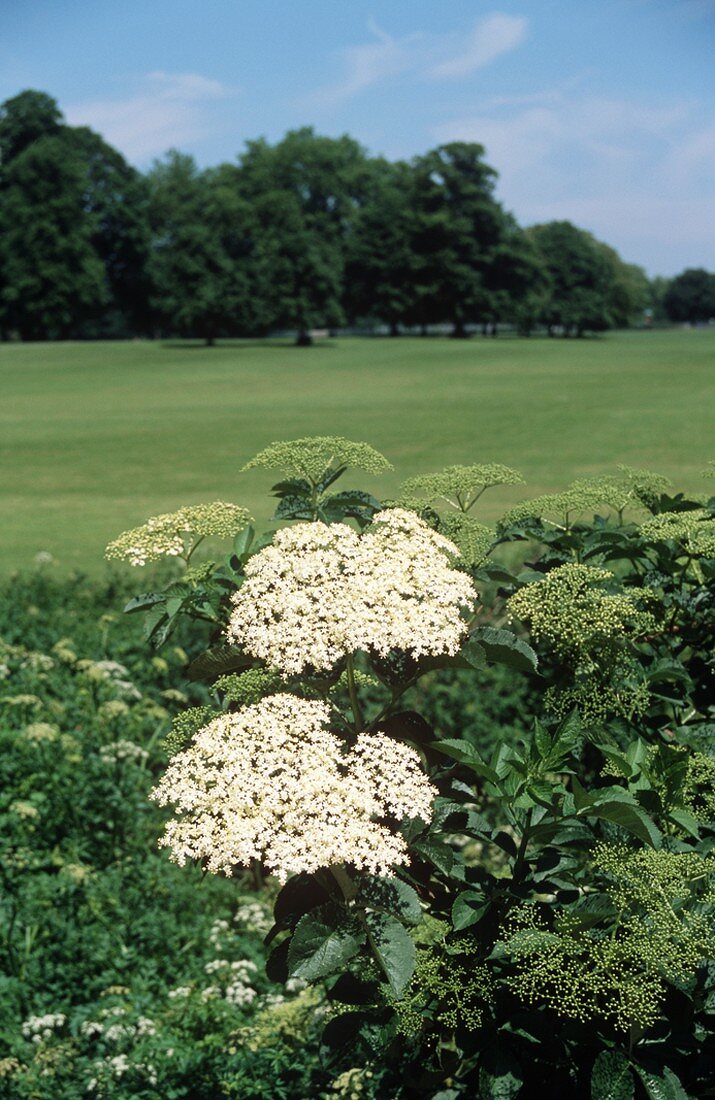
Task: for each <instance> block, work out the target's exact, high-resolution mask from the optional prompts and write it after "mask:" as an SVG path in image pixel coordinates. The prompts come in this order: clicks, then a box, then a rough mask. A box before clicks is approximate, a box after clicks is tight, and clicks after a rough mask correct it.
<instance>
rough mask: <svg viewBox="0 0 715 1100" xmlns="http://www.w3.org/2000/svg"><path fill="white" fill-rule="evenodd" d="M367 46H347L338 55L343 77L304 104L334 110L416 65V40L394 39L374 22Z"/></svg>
mask: <svg viewBox="0 0 715 1100" xmlns="http://www.w3.org/2000/svg"><path fill="white" fill-rule="evenodd" d="M368 31H369V32H370V34H371V35H372V39H371V41H369V42H364V43H361V44H359V45H357V46H348V47H347V48H346V49H344V50H342V51H341V55H340V56H341V61H342V65H343V76H342V77H341V79H340V80H339V81H338V82H337V83H336V84H331V85H326V86H325V87H323V88H318V89H317V90H316V91H315V92H312V93H311V94H310V95H309V96H308V97H307V99H306V103H307V104H315V105H317V106H331V107H332V106H337V105H339V104H340V103H342V102H344V101H345V100H348V99H351V98H352V97H353V96H355V95H357V94H358V93H359V92H363V91H365V90H366V89H367V88H372V87H373V86H374V85H376V84H380V83H381V82H382V81H384V80H387V79H389V78H390V77H392V76H395V75H397V74H398V73H401V72H404V71H405V70H406V69H409V68H410V67H411V66H412V65H413V64H414V61H415V58H414V54H413V51H412V48H411V47H413V46H414V44H415V42H416V41H417V40H418V36H416V35H409V36H407V37H405V38H401V39H400V38H393V36H392V35H390V34H388V33H387V31H384V30H383V29H382V28H381V27H379V26H378V25H377V23H376V22H375V20H374V19H370V20H369V21H368Z"/></svg>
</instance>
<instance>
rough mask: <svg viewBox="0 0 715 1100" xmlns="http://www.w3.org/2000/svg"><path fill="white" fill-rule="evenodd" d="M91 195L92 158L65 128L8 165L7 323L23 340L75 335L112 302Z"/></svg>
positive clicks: (1, 257)
mask: <svg viewBox="0 0 715 1100" xmlns="http://www.w3.org/2000/svg"><path fill="white" fill-rule="evenodd" d="M85 194H86V169H85V164H84V163H83V161H82V159H81V157H79V156H77V155H76V154H73V151H72V149H71V147H68V144H67V142H66V141H65V140H64V139H63V137H62V135H61V133H59V132H58V134H57V135H56V136H55V135H48V136H45V137H40V138H38V139H36V140H35V141H33V142H32V143H30V144H27V145H26V146H24V147H23V149H22V151H21V152H20V153H19V154H18V155H17V156H15V157H14V158H13V159H12V160H11V161H10V162H9V164H7V165H6V166H5V167H4V170H3V176H2V190H1V192H0V271H1V272H2V277H1V278H0V283H2V291H1V293H2V312H3V316H4V326H5V328H6V329H8V330H16V331H18V332H19V333H20V335H21V336H22V338H23V339H24V340H46V339H62V338H65V337H67V336H70V335H72V334H73V333H75V332H76V331H77V329H78V328H79V327H80V326H81V324H82V323H83V322H85V321H87V320H90V319H92V318H93V317H96V316H97V315H98V314H99V312H100V311H101V309H102V308H104V307H105V306H106V304H107V291H106V284H105V274H104V266H103V264H102V262H101V260H100V259H99V258H98V256H97V254H96V252H95V250H94V247H93V243H92V235H93V221H92V218H91V216H90V215H88V213H87V211H86V209H85V205H84V198H85Z"/></svg>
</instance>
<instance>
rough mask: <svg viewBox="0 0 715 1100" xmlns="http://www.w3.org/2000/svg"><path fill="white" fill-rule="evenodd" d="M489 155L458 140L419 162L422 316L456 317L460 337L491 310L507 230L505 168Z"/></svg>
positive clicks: (417, 245)
mask: <svg viewBox="0 0 715 1100" xmlns="http://www.w3.org/2000/svg"><path fill="white" fill-rule="evenodd" d="M483 157H484V148H483V146H481V145H475V144H472V143H468V142H453V143H451V144H449V145H442V146H440V147H439V148H437V149H434V150H432V151H431V152H429V153H426V154H425V155H424V156H422V157H417V158H416V159H415V161H414V162H413V171H414V190H413V195H414V209H415V217H416V228H415V234H414V238H413V249H414V252H415V257H416V266H417V272H416V310H415V313H416V316H415V319H416V320H417V321H418V322H419V323H421V324H429V323H433V322H435V321H447V320H449V321H451V322H452V323H453V325H454V329H453V335H455V336H464V335H466V324H467V323H468V322H470V321H474V320H477V319H480V318H482V317H483V316H485V315H486V314H488V311H489V307H490V289H489V286H488V279H487V272H488V269H489V266H490V263H491V260H492V257H493V253H494V250H495V249H496V247H497V246H498V244H499V243H500V241H501V239H502V237H503V235H504V230H505V215H504V212H503V210H502V208H501V207H500V206H499V204H498V202H497V201H496V199H495V198H494V184H495V181H496V175H497V174H496V172H495V171H494V169H493V168H490V167H489V165H487V164H485V162H484V160H483Z"/></svg>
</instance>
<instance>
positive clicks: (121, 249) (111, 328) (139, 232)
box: [63, 126, 151, 336]
mask: <svg viewBox="0 0 715 1100" xmlns="http://www.w3.org/2000/svg"><path fill="white" fill-rule="evenodd" d="M63 132H64V134H65V138H66V141H67V143H68V145H70V146H71V147H72V149H73V151H74V152H75V153H76V155H77V156H78V157H79V158H80V159H81V160H82V161H83V163H84V165H85V169H86V180H85V194H84V207H85V211H86V214H87V217H88V219H89V220H90V221H91V225H92V245H93V247H94V250H95V252H96V254H97V256H98V257H99V259H100V260H101V261H102V263H103V265H104V271H105V281H106V286H107V293H108V299H109V301H108V307H107V310H106V313H105V317H104V318H103V324H102V327H101V328H100V329H99V334H102V335H104V334H106V333H110V334H112V335H118V336H125V335H130V334H133V333H147V332H148V331H150V329H151V310H150V290H151V284H150V281H149V275H148V267H147V261H148V258H149V243H150V226H149V211H148V206H149V204H148V186H147V182H146V180H145V178H144V177H143V176H142V175H141V174H140V173H139V172H137V170H136V169H135V168H132V167H131V166H130V165H129V164H127V162H126V160H125V159H124V157H123V156H122V155H121V153H119V152H117V150H116V149H113V148H112V146H111V145H108V144H107V143H106V141H104V140H103V139H102V138H101V137H100V136H99V135H98V134H95V133H94V132H93V131H92V130H90V129H88V128H87V127H84V126H82V127H66V128H65V129H64V131H63Z"/></svg>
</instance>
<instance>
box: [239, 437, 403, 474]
mask: <svg viewBox="0 0 715 1100" xmlns="http://www.w3.org/2000/svg"><path fill="white" fill-rule="evenodd" d="M257 466H262V467H267V468H268V469H278V470H283V471H284V472H285V473H287V474H292V475H294V476H297V477H306V478H310V480H312V481H319V480H320V479H321V478H322V477H323V475H324V474H325V473H327V472H328V470H331V469H335V468H337V467H341V466H351V467H352V468H353V469H356V470H364V471H365V472H366V473H368V474H381V473H384V472H385V470H391V469H392V463H390V462H388V461H387V459H386V458H385V456H384V455H381V454H380V452H379V451H376V450H375V448H374V447H371V446H370V445H369V443H355V442H353V440H351V439H344V438H343V436H339V435H316V436H309V437H307V438H305V439H289V440H280V441H278V442H277V443H271V444H270V445H269V446H268V447H266V448H264V450H262V451H260V452H259V453H258V454H257V455H256V456H255V457H254V458H252V459H251V461H250V462H247V463H246V465H245V466H244V467H243V469H244V470H252V469H254V468H255V467H257Z"/></svg>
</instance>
